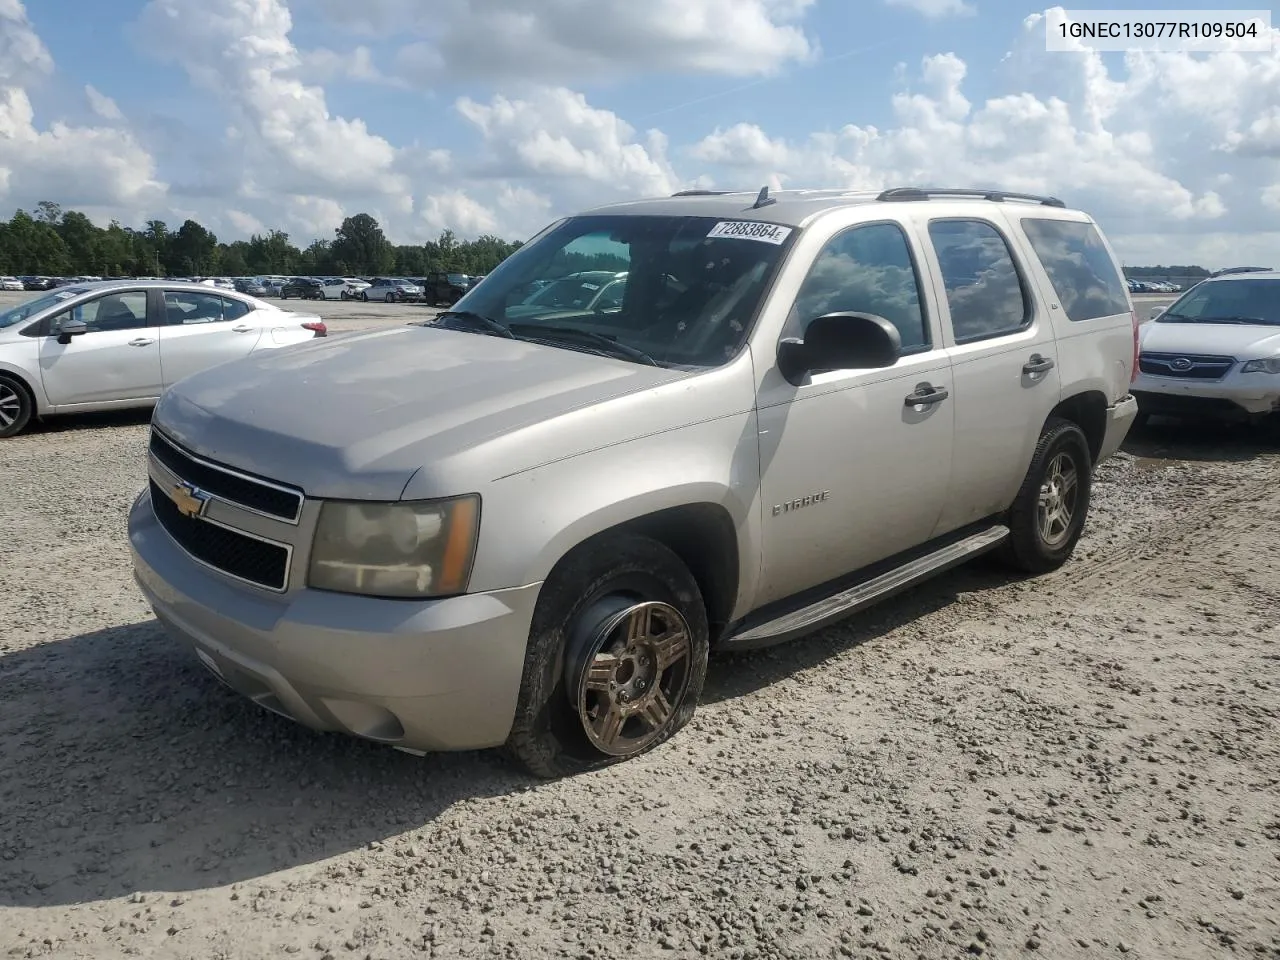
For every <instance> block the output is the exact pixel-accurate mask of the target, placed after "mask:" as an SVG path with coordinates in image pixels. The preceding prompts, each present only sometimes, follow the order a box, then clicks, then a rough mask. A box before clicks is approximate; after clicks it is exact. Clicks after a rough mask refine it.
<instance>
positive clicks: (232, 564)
mask: <svg viewBox="0 0 1280 960" xmlns="http://www.w3.org/2000/svg"><path fill="white" fill-rule="evenodd" d="M151 505H152V509H153V510H155V513H156V519H157V520H159V521H160V526H162V527H164V529H165V530H166V531H167V532H168V534H169V536H171V537H173V539H174V540H175V541H177V543H178V546H180V547H182V549H183V550H185V551H187V553H189V554H191V556H193V557H195V558H196V559H197V560H199V561H200V562H201V563H205V564H208V565H209V566H211V567H213V568H214V569H215V570H221V571H222V572H224V573H228V574H230V575H231V576H233V577H237V578H238V579H240V580H246V581H248V582H249V583H256V584H258V585H259V586H262V587H266V588H267V589H269V590H283V589H284V588H285V584H286V583H287V582H288V577H289V548H288V547H284V546H281V545H280V544H276V543H267V542H266V541H263V540H259V539H257V538H256V537H251V536H248V535H247V534H243V533H237V532H236V531H234V530H228V529H227V528H226V527H221V526H218V525H217V524H215V523H210V522H209V521H208V520H201V519H199V518H197V517H187V516H183V514H182V513H180V512H179V510H178V507H177V505H175V504H174V502H173V501H172V500H170V499H169V497H168V496H167V495H166V494H165V492H164V491H163V490H162V489H160V486H159V484H157V483H156V482H155V481H154V480H152V481H151Z"/></svg>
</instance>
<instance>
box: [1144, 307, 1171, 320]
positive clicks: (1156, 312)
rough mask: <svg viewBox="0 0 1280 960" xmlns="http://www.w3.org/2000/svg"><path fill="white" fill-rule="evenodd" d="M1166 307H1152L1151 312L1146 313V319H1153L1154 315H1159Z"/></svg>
mask: <svg viewBox="0 0 1280 960" xmlns="http://www.w3.org/2000/svg"><path fill="white" fill-rule="evenodd" d="M1167 309H1168V307H1152V308H1151V313H1150V314H1149V315H1148V317H1147V319H1149V320H1154V319H1155V318H1156V317H1158V316H1160V314H1162V313H1164V312H1165V310H1167Z"/></svg>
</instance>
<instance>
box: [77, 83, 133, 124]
mask: <svg viewBox="0 0 1280 960" xmlns="http://www.w3.org/2000/svg"><path fill="white" fill-rule="evenodd" d="M84 95H85V96H86V97H88V98H89V108H90V109H91V110H93V112H94V113H96V114H97V115H98V116H99V117H101V118H102V119H103V120H123V119H124V114H123V113H121V112H120V107H119V106H118V105H117V104H116V102H115V101H114V100H112V99H111V98H110V97H108V96H107V95H106V94H105V93H102V92H101V91H99V90H98V88H97V87H95V86H94V85H93V84H91V83H87V84H85V87H84Z"/></svg>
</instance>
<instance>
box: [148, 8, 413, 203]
mask: <svg viewBox="0 0 1280 960" xmlns="http://www.w3.org/2000/svg"><path fill="white" fill-rule="evenodd" d="M141 23H142V27H143V31H144V36H145V37H146V38H147V39H148V40H150V41H151V42H152V43H153V49H156V50H158V51H161V52H162V55H163V56H165V57H166V58H169V59H171V60H173V61H175V62H176V63H178V64H179V65H180V66H181V67H182V68H183V69H184V70H186V72H187V74H188V75H189V76H190V77H191V80H192V82H193V83H194V84H195V85H196V86H198V87H200V88H201V89H203V90H205V91H207V92H209V93H212V94H214V95H216V96H218V97H220V98H221V99H222V100H223V102H224V103H225V104H226V106H227V107H228V108H229V110H230V112H231V115H232V117H233V118H234V119H233V125H234V128H235V133H236V136H237V137H238V138H240V139H241V140H242V141H243V149H244V151H245V158H246V160H247V161H248V162H249V163H251V164H252V166H253V169H254V170H255V172H256V175H257V179H258V180H259V182H260V183H261V184H262V185H263V186H265V187H268V188H274V189H278V190H282V191H285V190H287V191H290V192H292V193H296V194H302V195H310V194H315V195H317V196H322V195H324V194H325V193H328V192H334V193H337V194H339V195H341V194H344V193H345V194H349V193H353V192H367V193H373V194H382V195H391V194H400V195H402V196H403V195H406V194H407V193H408V188H409V185H408V183H407V182H406V181H405V180H404V178H403V177H401V176H399V175H398V174H397V173H396V172H395V169H394V165H395V159H396V150H395V148H394V147H393V146H392V145H391V144H390V143H389V142H388V141H387V140H385V139H384V138H382V137H380V136H377V135H376V134H374V133H371V132H370V131H369V129H368V128H367V127H366V126H365V123H364V121H363V120H360V119H346V118H344V117H338V116H334V115H333V114H331V113H330V111H329V108H328V104H327V102H326V98H325V93H324V90H323V88H321V87H319V86H314V85H308V84H305V83H303V82H302V81H301V80H299V79H298V78H297V76H296V74H297V73H298V72H299V71H300V70H301V69H302V68H303V62H302V57H301V55H300V54H299V52H298V50H297V48H296V47H295V46H294V45H293V42H292V41H291V40H290V39H289V32H290V30H291V29H292V27H293V21H292V17H291V16H290V13H289V9H288V7H287V6H286V5H285V3H284V0H150V2H149V3H148V4H147V6H146V8H145V9H144V11H143V14H142V20H141Z"/></svg>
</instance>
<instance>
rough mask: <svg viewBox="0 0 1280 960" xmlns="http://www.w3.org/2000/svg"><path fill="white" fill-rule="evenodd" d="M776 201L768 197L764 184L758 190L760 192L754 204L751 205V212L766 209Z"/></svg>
mask: <svg viewBox="0 0 1280 960" xmlns="http://www.w3.org/2000/svg"><path fill="white" fill-rule="evenodd" d="M777 202H778V201H777V200H775V199H773V197H771V196H769V185H768V184H767V183H766V184H765V185H764V186H763V187H761V188H760V192H759V193H758V194H756V202H755V203H753V204H752V205H751V209H752V210H759V209H760V208H761V207H767V206H768V205H769V204H771V203H777Z"/></svg>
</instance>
